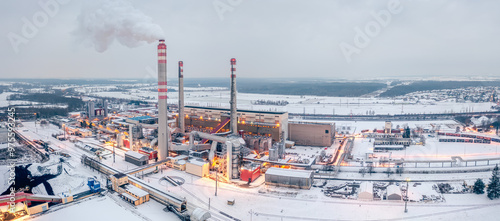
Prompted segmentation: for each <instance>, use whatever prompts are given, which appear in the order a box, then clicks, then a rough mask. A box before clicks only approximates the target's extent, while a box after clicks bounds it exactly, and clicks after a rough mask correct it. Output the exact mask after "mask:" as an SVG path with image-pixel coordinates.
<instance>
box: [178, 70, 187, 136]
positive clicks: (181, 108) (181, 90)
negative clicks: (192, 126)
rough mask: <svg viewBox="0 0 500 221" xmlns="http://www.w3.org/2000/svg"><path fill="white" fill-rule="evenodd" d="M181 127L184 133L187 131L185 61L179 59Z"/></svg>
mask: <svg viewBox="0 0 500 221" xmlns="http://www.w3.org/2000/svg"><path fill="white" fill-rule="evenodd" d="M178 119H179V121H178V122H179V128H180V129H181V132H182V133H185V132H186V129H185V128H184V63H183V62H182V61H179V118H178Z"/></svg>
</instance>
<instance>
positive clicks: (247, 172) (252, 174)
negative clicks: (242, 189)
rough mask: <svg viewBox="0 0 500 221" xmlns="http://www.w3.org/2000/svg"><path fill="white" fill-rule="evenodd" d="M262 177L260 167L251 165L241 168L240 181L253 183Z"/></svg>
mask: <svg viewBox="0 0 500 221" xmlns="http://www.w3.org/2000/svg"><path fill="white" fill-rule="evenodd" d="M259 176H260V165H257V164H254V163H251V164H249V165H247V166H243V167H241V171H240V179H241V180H243V181H248V182H249V183H251V182H253V181H254V180H255V179H257V178H258V177H259Z"/></svg>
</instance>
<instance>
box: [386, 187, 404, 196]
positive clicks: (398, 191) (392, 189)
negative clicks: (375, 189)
mask: <svg viewBox="0 0 500 221" xmlns="http://www.w3.org/2000/svg"><path fill="white" fill-rule="evenodd" d="M393 194H396V195H398V196H401V189H399V187H398V186H396V185H389V186H387V196H390V195H393Z"/></svg>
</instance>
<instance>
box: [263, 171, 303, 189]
mask: <svg viewBox="0 0 500 221" xmlns="http://www.w3.org/2000/svg"><path fill="white" fill-rule="evenodd" d="M265 179H266V184H267V185H275V186H284V187H291V188H299V189H311V186H312V183H313V174H312V171H308V170H292V169H282V168H276V167H271V168H269V169H267V171H266V175H265Z"/></svg>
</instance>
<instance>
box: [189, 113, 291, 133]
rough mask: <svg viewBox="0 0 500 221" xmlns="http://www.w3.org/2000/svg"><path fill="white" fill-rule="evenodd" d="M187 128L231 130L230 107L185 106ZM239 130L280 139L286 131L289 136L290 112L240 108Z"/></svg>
mask: <svg viewBox="0 0 500 221" xmlns="http://www.w3.org/2000/svg"><path fill="white" fill-rule="evenodd" d="M185 113H186V116H185V119H184V120H185V122H186V130H187V131H191V130H196V131H201V132H207V133H222V132H229V131H230V126H229V123H230V109H225V108H213V107H197V106H186V107H185ZM237 115H238V130H239V131H241V130H243V133H244V134H249V135H262V136H268V137H272V140H273V141H275V142H276V141H279V140H280V139H281V136H282V135H281V134H282V132H284V138H285V139H286V138H287V137H288V113H287V112H273V111H252V110H238V111H237Z"/></svg>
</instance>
